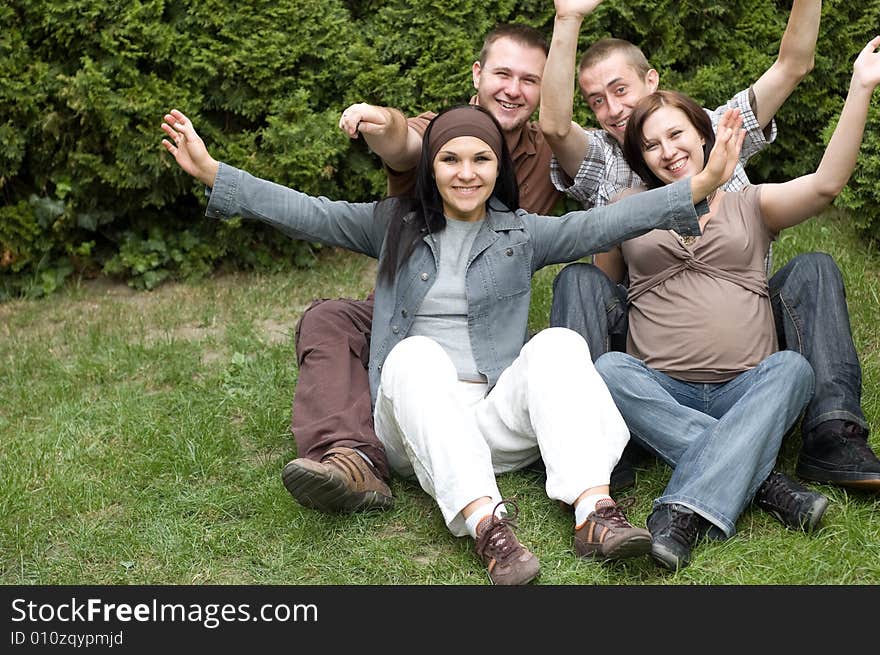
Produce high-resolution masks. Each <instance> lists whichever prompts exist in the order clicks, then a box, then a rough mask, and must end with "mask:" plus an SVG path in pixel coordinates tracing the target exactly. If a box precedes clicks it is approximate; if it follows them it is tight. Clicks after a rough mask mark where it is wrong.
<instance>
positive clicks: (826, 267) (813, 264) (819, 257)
mask: <svg viewBox="0 0 880 655" xmlns="http://www.w3.org/2000/svg"><path fill="white" fill-rule="evenodd" d="M792 261H794V262H797V267H798V268H800V269H804V268H805V269H807V275H808V276H809V279H808V280H806V282H807V283H808V284H814V283H815V280H816V279H823V278H830V279H833V280H841V281H842V280H843V276H842V275H841V273H840V268H839V267H838V266H837V262H835V261H834V258H833V257H832V256H831V255H829V254H827V253H824V252H807V253H804V254H802V255H798V256H797V257H795V258H794V259H793V260H792ZM810 273H812V274H810ZM800 275H801V276H803V275H804V273H803V272H802V273H801V274H800Z"/></svg>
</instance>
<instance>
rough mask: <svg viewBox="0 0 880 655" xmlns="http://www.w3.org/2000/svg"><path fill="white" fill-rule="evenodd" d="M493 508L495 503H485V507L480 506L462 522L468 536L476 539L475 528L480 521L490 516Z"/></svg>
mask: <svg viewBox="0 0 880 655" xmlns="http://www.w3.org/2000/svg"><path fill="white" fill-rule="evenodd" d="M493 507H495V503H486V504H485V505H481V506H480V507H478V508H477V509H476V511H474V513H473V514H471V515H470V516H469V517H467V518H466V519H465V520H464V525H465V527H466V528H467V531H468V534H469V535H470V536H472V537H473V538H474V539H476V538H477V526H479V525H480V521H482V520H483V519H484V518H486V517H487V516H491V515H492V508H493Z"/></svg>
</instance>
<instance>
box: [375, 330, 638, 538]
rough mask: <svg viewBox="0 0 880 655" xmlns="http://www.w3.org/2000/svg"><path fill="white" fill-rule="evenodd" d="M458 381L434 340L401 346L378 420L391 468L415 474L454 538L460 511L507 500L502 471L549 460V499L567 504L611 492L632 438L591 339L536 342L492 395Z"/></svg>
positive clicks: (391, 358)
mask: <svg viewBox="0 0 880 655" xmlns="http://www.w3.org/2000/svg"><path fill="white" fill-rule="evenodd" d="M486 389H487V385H486V384H475V383H471V382H461V381H459V380H458V378H457V376H456V372H455V367H454V366H453V364H452V361H451V360H450V358H449V356H448V355H447V354H446V352H445V351H444V350H443V348H441V347H440V346H439V345H438V344H437V343H436V342H435V341H433V340H431V339H429V338H427V337H409V338H407V339H404V340H403V341H401V342H400V343H399V344H397V346H395V347H394V348H393V349H392V350H391V352H390V353H389V354H388V357H387V358H386V359H385V362H384V364H383V366H382V375H381V379H380V384H379V391H378V394H377V397H376V409H375V413H374V418H375V427H376V434H377V436H378V437H379V440H380V441H382V443H383V444H384V446H385V452H386V454H387V456H388V463H389V464H390V465H391V468H392V469H393V470H394V471H395V472H396V473H398V474H400V475H403V476H412V475H415V476H416V478H417V479H418V481H419V483H420V484H421V486H422V488H423V489H424V490H425V491H426V492H427V493H428V494H430V495H431V497H433V498H434V499H435V500H436V501H437V504H438V505H439V506H440V511H441V512H442V513H443V519H444V520H445V521H446V525H447V526H448V527H449V530H450V531H451V532H452V533H453V534H455V535H456V536H464V535H466V534H467V531H466V529H465V522H464V517H463V516H462V514H461V510H462V509H464V507H466V506H467V505H468V504H469V503H471V502H473V501H474V500H476V499H478V498H482V497H484V496H488V497H489V498H491V499H492V501H493V502H498V501H500V500H501V494H500V492H499V491H498V485H497V484H496V482H495V474H497V473H504V472H506V471H514V470H516V469H520V468H523V467H524V466H527V465H529V464H531V463H532V462H534V461H535V460H537V459H538V458H539V457H542V458H543V459H544V464H545V466H546V468H547V495H548V496H549V497H550V498H553V499H556V500H562V501H564V502H566V503H568V504H574V501H575V500H576V499H577V497H578V496H580V495H581V494H582V493H583V492H584V491H585V490H586V489H589V488H590V487H595V486H599V485H607V484H608V482H609V479H610V477H611V470H612V469H613V468H614V466H615V465H616V464H617V462H618V460H619V459H620V454H621V453H622V452H623V448H624V446H626V444H627V441H629V431H628V430H627V427H626V424H625V423H624V421H623V418H622V417H621V415H620V412H618V411H617V407H616V406H615V405H614V401H613V400H612V398H611V394H610V393H609V392H608V389H607V388H606V386H605V383H604V382H603V381H602V378H600V377H599V374H598V373H597V372H596V369H595V368H594V367H593V363H592V360H591V359H590V352H589V349H588V347H587V344H586V342H585V341H584V339H583V338H582V337H581V336H580V335H579V334H577V333H576V332H573V331H572V330H568V329H566V328H550V329H547V330H543V331H542V332H540V333H538V334H537V335H535V336H534V337H533V338H532V339H530V340H529V342H528V343H527V344H526V345H525V346H523V348H522V350H521V351H520V354H519V356H518V357H517V358H516V359H515V360H514V362H513V363H512V364H511V365H510V366H509V367H508V368H507V369H506V370H505V371H504V372H503V373H502V374H501V377H500V378H499V379H498V383H497V384H496V385H495V387H494V388H493V389H492V391H491V392H489V393H488V394H486Z"/></svg>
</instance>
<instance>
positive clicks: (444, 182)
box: [433, 136, 498, 221]
mask: <svg viewBox="0 0 880 655" xmlns="http://www.w3.org/2000/svg"><path fill="white" fill-rule="evenodd" d="M433 167H434V180H435V182H436V183H437V190H438V191H439V192H440V197H441V198H442V199H443V213H444V214H445V215H446V217H447V218H453V219H456V220H459V221H479V220H480V219H482V218H483V217H484V216H485V215H486V201H488V200H489V198H490V197H491V196H492V192H493V191H494V190H495V180H496V178H497V177H498V157H496V156H495V153H494V152H493V151H492V148H490V147H489V145H488V144H487V143H486V142H485V141H483V140H482V139H478V138H477V137H475V136H458V137H455V138H454V139H450V140H449V141H447V142H446V143H445V144H443V146H441V148H440V151H439V152H438V153H437V156H436V157H434V161H433Z"/></svg>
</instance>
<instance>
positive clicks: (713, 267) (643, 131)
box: [596, 37, 880, 569]
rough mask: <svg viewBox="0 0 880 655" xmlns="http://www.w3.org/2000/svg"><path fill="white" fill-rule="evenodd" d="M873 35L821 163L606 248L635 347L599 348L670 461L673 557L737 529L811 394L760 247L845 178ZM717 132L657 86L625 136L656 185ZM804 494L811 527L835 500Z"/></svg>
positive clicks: (662, 556)
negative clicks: (690, 227) (625, 284)
mask: <svg viewBox="0 0 880 655" xmlns="http://www.w3.org/2000/svg"><path fill="white" fill-rule="evenodd" d="M878 46H880V37H876V38H875V39H874V40H872V41H871V42H870V43H869V44H868V45H867V46H866V47H865V48H864V49H863V50H862V52H861V53H860V54H859V56H858V57H857V59H856V61H855V64H854V66H853V76H852V81H851V83H850V88H849V93H848V95H847V98H846V103H845V105H844V108H843V111H842V112H841V116H840V120H839V121H838V125H837V128H836V129H835V131H834V134H833V135H832V137H831V141H830V142H829V144H828V147H827V149H826V151H825V155H824V156H823V158H822V161H821V162H820V164H819V167H818V168H817V169H816V171H815V172H814V173H811V174H809V175H804V176H802V177H799V178H796V179H794V180H791V181H789V182H785V183H781V184H762V185H758V186H750V187H746V188H745V189H743V190H741V191H738V192H724V191H721V190H719V191H718V192H717V193H716V194H714V195H713V196H710V199H709V212H708V213H707V214H705V215H704V216H702V217H701V218H700V226H701V229H702V230H703V234H702V236H700V237H682V236H680V235H678V234H676V233H675V232H672V231H668V230H667V231H664V230H654V231H652V232H649V233H647V234H645V235H643V236H641V237H638V238H635V239H631V240H629V241H626V242H624V243H623V244H621V246H619V247H618V248H616V249H615V250H613V251H612V252H611V253H608V254H607V255H605V257H606V261H610V262H613V263H614V270H615V273H616V274H617V277H618V279H617V281H621V280H622V279H623V276H624V274H625V273H628V274H629V276H630V287H629V302H630V310H629V338H628V343H627V353H626V354H624V353H616V352H611V353H608V354H606V355H603V356H602V357H601V358H599V360H598V361H597V362H596V368H597V370H598V371H599V373H600V374H601V375H602V377H603V378H604V379H605V382H606V384H607V385H608V387H609V389H610V391H611V394H612V396H613V397H614V400H615V402H616V403H617V406H618V408H619V409H620V411H621V413H622V414H623V417H624V418H625V420H626V422H627V424H628V426H629V428H630V431H631V433H632V436H633V437H634V438H635V439H636V440H637V441H639V442H640V443H641V444H643V445H644V446H646V447H647V448H648V449H649V450H651V451H653V452H655V453H656V454H657V455H658V456H660V457H661V458H662V459H663V460H665V461H666V462H667V463H668V464H669V465H670V466H672V467H673V469H674V472H673V474H672V477H671V479H670V481H669V484H668V485H667V487H666V489H665V491H664V493H663V495H662V496H661V497H660V498H657V499H656V500H655V501H654V509H653V511H652V513H651V515H650V516H649V517H648V529H649V530H650V531H651V536H652V540H653V545H652V549H651V553H652V555H653V556H654V558H655V559H656V560H657V561H658V562H659V563H660V564H662V565H664V566H666V567H667V568H671V569H677V568H680V567H682V566H686V565H687V564H688V562H689V561H690V551H691V548H692V547H693V545H694V544H695V543H696V541H697V539H698V538H699V537H700V536H701V535H703V534H706V533H710V535H716V536H719V537H721V538H725V537H730V536H732V535H733V534H734V533H735V531H736V528H735V524H736V520H737V518H738V517H739V515H740V513H741V512H742V511H743V509H744V508H745V506H746V505H747V504H748V503H749V502H750V501H751V499H752V497H753V496H754V495H755V492H756V491H757V489H758V488H759V486H760V485H761V483H762V482H763V481H764V480H765V478H767V475H768V473H770V471H771V469H772V467H773V464H774V462H775V460H776V455H777V452H778V450H779V446H780V443H781V441H782V437H783V436H784V435H785V433H786V431H787V430H788V429H789V427H791V425H792V424H793V423H794V422H795V421H796V420H797V418H798V415H799V414H800V412H801V410H802V409H803V407H804V406H805V404H806V403H807V402H808V401H809V399H810V396H811V395H812V391H813V372H812V369H811V368H810V365H809V364H808V363H807V361H806V360H805V359H804V358H803V357H802V356H801V355H799V354H797V353H795V352H793V351H788V350H786V351H781V352H780V351H779V350H778V344H777V341H776V333H775V330H774V328H773V316H772V313H771V307H770V300H769V297H768V291H767V280H766V275H765V272H764V258H765V256H766V254H767V251H768V248H769V245H770V242H771V241H772V240H773V239H775V238H776V236H777V235H778V234H779V232H780V231H781V230H783V229H784V228H787V227H791V226H793V225H797V224H798V223H801V222H803V221H804V220H806V219H807V218H809V217H811V216H814V215H815V214H817V213H819V212H820V211H821V210H823V209H825V208H826V207H828V206H829V205H830V204H831V202H832V201H833V200H834V198H835V197H836V196H837V194H838V193H840V191H841V190H842V189H843V187H844V186H845V185H846V183H847V181H848V180H849V176H850V174H851V173H852V170H853V167H854V166H855V162H856V157H857V155H858V151H859V146H860V144H861V140H862V134H863V132H864V126H865V120H866V118H867V113H868V107H869V104H870V99H871V93H872V91H873V90H874V88H875V87H876V86H877V84H878V83H880V53H877V52H875V50H877V48H878ZM713 141H714V134H713V131H712V125H711V123H710V121H709V119H708V117H707V116H706V114H705V112H704V111H703V110H702V109H701V107H700V106H699V105H698V104H697V103H695V102H694V101H693V100H691V99H690V98H688V97H687V96H684V95H682V94H680V93H675V92H670V91H660V92H657V93H653V94H652V95H650V96H648V97H647V98H645V99H643V100H642V101H641V102H640V103H639V104H638V106H637V107H636V109H635V110H634V111H633V113H632V115H631V116H630V119H629V122H628V124H627V129H626V138H625V142H624V147H623V149H624V154H625V156H626V158H627V161H628V162H629V164H630V166H631V167H632V168H633V170H634V171H635V172H636V173H638V175H639V176H640V177H641V178H642V179H643V180H645V183H646V184H647V185H648V186H649V187H650V188H656V187H659V186H663V185H666V184H670V183H672V182H676V181H678V180H682V179H684V178H686V177H689V176H692V175H694V174H695V173H697V172H699V171H700V170H702V168H703V166H704V162H705V153H706V152H708V150H709V149H711V147H712V143H713ZM612 277H613V276H612ZM771 477H772V476H771ZM797 502H798V503H799V507H797V508H796V510H795V511H796V512H798V513H799V516H800V517H801V525H802V527H803V528H804V529H808V530H809V529H813V528H815V527H816V526H817V525H818V523H819V521H820V519H821V516H822V514H823V513H824V511H825V507H826V505H827V499H825V498H824V497H823V496H821V495H820V494H815V493H810V492H808V491H805V492H804V493H803V494H801V495H800V497H799V498H798V501H797ZM789 509H790V508H789ZM722 535H723V536H722Z"/></svg>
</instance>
